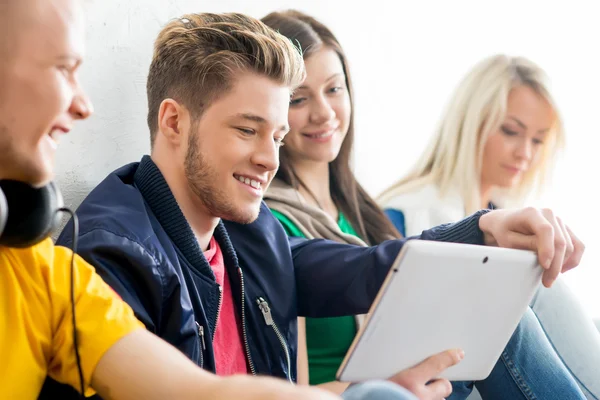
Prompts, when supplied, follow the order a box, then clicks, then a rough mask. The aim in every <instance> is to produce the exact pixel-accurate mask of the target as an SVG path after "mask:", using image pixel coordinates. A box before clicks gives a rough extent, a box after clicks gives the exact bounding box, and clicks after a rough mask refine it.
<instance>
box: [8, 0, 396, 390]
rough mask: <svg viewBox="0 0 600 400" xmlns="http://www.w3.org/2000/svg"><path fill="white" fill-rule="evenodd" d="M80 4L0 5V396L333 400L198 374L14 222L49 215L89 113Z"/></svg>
mask: <svg viewBox="0 0 600 400" xmlns="http://www.w3.org/2000/svg"><path fill="white" fill-rule="evenodd" d="M79 3H80V2H79V1H78V0H0V355H1V358H2V362H1V363H0V393H1V394H0V397H1V398H3V399H35V398H38V395H40V391H41V390H42V384H43V382H44V379H45V378H46V377H47V376H50V377H52V378H54V379H55V380H56V381H59V382H61V383H63V384H65V385H70V386H71V387H74V388H76V389H77V390H83V391H85V392H86V394H88V395H89V394H92V393H93V390H95V391H96V392H98V393H99V394H100V395H102V396H105V397H106V398H111V399H165V398H176V399H196V398H198V399H207V398H210V399H232V398H240V399H261V400H262V399H265V398H270V399H280V398H285V399H294V400H300V399H305V398H310V399H315V400H316V399H323V400H325V399H334V398H335V397H333V396H330V395H328V394H327V393H325V392H322V391H316V390H310V391H308V390H305V389H303V388H294V387H292V386H290V385H287V384H285V383H281V382H279V381H277V380H275V379H268V378H253V379H248V378H245V377H229V378H218V377H216V376H215V375H214V374H210V373H208V372H206V371H203V370H201V369H200V368H198V367H197V366H196V365H194V364H193V363H192V362H190V360H189V359H188V358H186V357H184V356H183V355H182V354H181V352H179V351H177V350H176V349H175V348H174V347H173V346H171V345H168V344H167V343H165V342H164V341H163V340H161V339H159V338H158V337H156V336H155V335H152V334H151V333H149V332H148V331H147V330H145V329H143V325H142V324H141V323H140V322H139V321H138V320H137V319H136V318H135V316H134V314H133V312H132V310H131V308H130V307H129V306H128V305H127V304H126V303H125V302H123V301H122V300H121V299H120V298H119V297H118V296H117V295H115V293H114V291H113V290H112V289H111V288H110V287H109V286H108V285H107V284H106V283H105V282H103V281H102V279H101V278H100V277H99V276H98V275H97V274H96V273H95V271H94V268H93V267H91V266H90V265H89V264H88V263H86V262H85V261H83V260H82V259H81V258H80V257H77V256H73V253H72V252H71V251H70V250H69V249H66V248H64V247H60V246H54V245H53V243H52V240H51V239H50V238H48V237H44V236H45V235H44V230H43V229H42V230H41V233H40V234H38V235H37V236H38V237H37V238H36V239H35V240H34V239H31V237H35V236H36V235H34V234H32V231H34V230H35V229H32V228H31V226H29V227H27V226H26V225H27V224H22V223H21V222H22V219H26V218H28V217H29V214H30V213H36V212H37V211H39V210H40V209H44V210H45V212H47V213H48V214H51V213H53V212H54V211H56V210H54V209H52V208H51V206H49V205H47V204H45V203H44V201H42V198H41V197H40V193H45V194H46V195H48V196H53V193H54V194H55V192H54V191H53V190H51V189H48V188H49V186H48V185H49V182H50V181H51V180H52V178H53V176H54V159H55V153H56V149H57V146H58V140H59V137H60V136H61V135H63V134H66V133H68V132H69V130H70V129H71V128H72V127H73V125H74V124H75V123H76V122H77V121H79V120H83V119H86V118H87V117H88V116H89V115H90V114H91V112H92V106H91V103H90V101H89V99H88V98H87V96H86V95H85V93H84V91H83V90H82V88H81V86H80V84H79V80H78V70H79V66H80V64H81V62H82V61H83V52H84V32H83V27H84V21H85V20H84V18H83V15H82V10H81V7H80V4H79ZM8 181H11V182H8ZM17 187H18V188H19V189H18V191H17V189H16V188H17ZM13 207H15V208H13ZM19 217H22V218H19ZM35 231H39V229H37V230H35ZM26 239H27V240H26ZM72 262H73V264H71V263H72ZM71 268H73V269H71ZM71 273H73V274H74V280H73V281H72V282H73V287H71V286H70V282H71V280H70V278H71ZM71 295H73V297H74V299H73V300H72V299H71ZM71 302H73V303H74V304H72V303H71ZM72 307H74V308H72ZM73 309H74V310H75V314H76V316H77V321H76V322H77V323H76V328H77V329H76V332H75V329H74V328H75V327H74V326H73V322H72V321H73V315H72V310H73ZM75 334H76V335H77V338H78V339H79V340H78V342H79V343H78V346H77V347H75V346H76V345H75ZM76 351H78V352H77V353H76ZM76 354H78V356H79V357H78V358H79V359H78V360H77V361H76ZM78 364H79V365H80V366H81V370H79V368H78V366H79V365H78ZM173 371H177V373H176V374H174V373H173ZM366 389H369V388H366ZM376 389H377V388H376ZM388 390H389V389H388ZM77 397H79V393H78V394H77ZM52 398H62V397H52Z"/></svg>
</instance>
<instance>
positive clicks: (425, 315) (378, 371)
mask: <svg viewBox="0 0 600 400" xmlns="http://www.w3.org/2000/svg"><path fill="white" fill-rule="evenodd" d="M542 272H543V270H542V268H541V267H540V266H539V264H538V261H537V256H536V255H535V254H534V253H533V252H530V251H524V250H512V249H501V248H497V247H487V246H475V245H467V244H457V243H443V242H430V241H423V240H410V241H408V242H407V243H406V244H405V245H404V246H403V248H402V251H401V252H400V254H399V255H398V257H397V258H396V261H395V262H394V264H393V266H392V268H391V269H390V272H389V274H388V276H387V278H386V280H385V281H384V283H383V285H382V287H381V289H380V290H379V293H378V295H377V297H376V299H375V301H374V303H373V305H372V306H371V309H370V311H369V315H368V317H367V319H366V321H365V324H364V325H363V326H362V328H361V329H360V330H359V332H358V334H357V335H356V338H355V339H354V342H353V343H352V346H351V347H350V349H349V351H348V353H347V354H346V357H345V359H344V361H343V363H342V365H341V366H340V368H339V370H338V372H337V378H338V380H340V381H344V382H359V381H364V380H367V379H386V378H389V377H391V376H392V375H394V374H396V373H398V372H400V371H402V370H404V369H406V368H409V367H412V366H414V365H416V364H418V363H419V362H421V361H423V360H424V359H425V358H427V357H429V356H431V355H433V354H436V353H439V352H441V351H444V350H448V349H453V348H461V349H463V350H464V351H465V358H464V359H463V360H462V361H461V362H460V363H459V364H458V365H456V366H454V367H451V368H449V369H447V370H446V371H444V372H443V373H442V374H441V375H440V376H439V378H446V379H449V380H457V381H463V380H469V381H470V380H481V379H485V378H486V377H487V376H488V375H489V374H490V373H491V371H492V368H493V367H494V364H496V361H497V360H498V359H499V358H500V355H501V353H502V351H503V349H504V347H505V346H506V344H507V343H508V341H509V340H510V337H511V336H512V334H513V332H514V330H515V329H516V327H517V325H518V324H519V321H520V319H521V317H522V316H523V314H524V313H525V311H526V310H527V307H528V306H529V303H530V302H531V300H532V298H533V296H534V294H535V292H536V290H537V289H538V287H539V285H540V283H541V277H542Z"/></svg>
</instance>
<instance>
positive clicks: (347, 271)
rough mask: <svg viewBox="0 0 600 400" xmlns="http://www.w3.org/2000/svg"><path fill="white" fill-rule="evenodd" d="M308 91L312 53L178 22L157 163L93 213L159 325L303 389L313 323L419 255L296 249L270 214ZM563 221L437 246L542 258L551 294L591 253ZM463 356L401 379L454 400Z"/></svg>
mask: <svg viewBox="0 0 600 400" xmlns="http://www.w3.org/2000/svg"><path fill="white" fill-rule="evenodd" d="M303 79H304V66H303V62H302V57H301V55H300V53H299V52H298V51H297V49H295V48H294V47H293V45H292V44H291V42H289V41H288V40H286V39H285V38H283V37H282V36H280V35H279V34H277V33H275V32H274V31H272V30H270V29H268V28H267V27H266V26H264V25H263V24H262V23H260V22H259V21H258V20H255V19H253V18H250V17H247V16H244V15H241V14H221V15H217V14H191V15H186V16H184V17H182V18H179V19H176V20H174V21H172V22H170V23H169V24H168V25H167V26H166V27H165V28H164V29H163V30H162V31H161V33H160V34H159V36H158V38H157V40H156V43H155V49H154V55H153V60H152V63H151V66H150V72H149V77H148V83H147V91H148V105H149V112H148V125H149V128H150V133H151V143H152V153H151V155H150V156H144V157H143V158H142V160H141V161H140V162H139V163H133V164H128V165H126V166H124V167H122V168H120V169H118V170H117V171H115V172H113V173H111V174H110V175H109V176H108V177H107V178H106V179H105V180H104V181H103V182H102V183H100V185H98V186H97V187H96V188H95V189H94V190H93V191H92V192H91V193H90V195H89V196H88V197H87V198H86V199H85V201H84V202H83V203H82V205H81V206H80V208H79V209H78V215H79V219H80V226H81V236H80V239H79V253H80V254H81V255H82V257H83V258H84V259H86V260H87V261H88V262H90V263H91V264H92V265H94V266H95V267H96V270H97V271H98V273H99V274H100V275H101V276H102V277H103V278H104V279H105V280H106V281H107V282H108V283H109V284H110V285H111V286H112V287H113V288H114V289H115V290H116V292H117V293H119V294H120V295H121V296H122V297H123V299H124V300H125V301H126V302H127V303H129V304H130V305H131V306H132V308H133V310H134V312H135V313H136V316H137V317H138V318H139V319H140V320H141V321H142V322H143V323H144V324H145V325H146V328H147V329H149V330H150V331H152V332H154V333H156V334H157V335H159V336H160V337H162V338H163V339H165V340H166V341H168V342H169V343H171V344H173V345H174V346H176V347H177V348H179V349H180V350H181V351H182V352H183V353H184V354H186V355H187V356H188V357H189V358H190V359H192V360H193V361H194V362H195V363H197V364H198V365H200V366H201V367H203V368H205V369H207V370H210V371H213V372H215V373H216V374H218V375H232V374H260V375H271V376H276V377H280V378H283V379H287V380H289V381H294V380H295V378H296V362H295V361H296V341H297V336H296V335H297V333H296V320H297V317H298V315H302V316H310V317H329V316H339V315H352V314H361V313H365V312H366V311H367V310H368V308H369V306H370V305H371V302H372V301H373V299H374V297H375V295H376V293H377V291H378V289H379V287H380V285H381V283H382V282H383V279H384V278H385V276H386V274H387V271H388V268H389V266H390V265H391V263H392V261H393V260H394V258H395V257H396V255H397V254H398V252H399V250H400V249H401V247H402V245H403V243H404V241H401V240H398V241H389V242H386V243H384V244H382V245H380V246H377V247H374V248H361V247H355V246H349V245H340V244H337V243H333V242H328V241H322V240H321V241H318V240H317V241H304V240H295V239H291V240H290V241H288V238H287V235H286V234H285V232H284V230H283V228H282V227H281V225H280V224H279V223H278V222H277V220H276V219H274V217H273V216H272V214H271V213H270V212H269V210H268V209H267V208H266V206H265V205H264V204H263V203H262V195H263V193H264V191H265V189H266V187H267V186H268V184H269V183H270V182H271V179H272V178H273V176H274V174H275V172H276V170H277V168H278V149H279V146H280V145H281V142H282V140H283V138H284V136H285V134H286V132H287V130H288V122H287V115H288V105H289V99H290V94H291V92H292V90H293V89H294V88H295V87H296V86H298V85H299V84H300V83H301V82H302V80H303ZM225 221H227V222H225ZM555 224H556V225H555ZM557 224H558V223H557V222H556V219H555V218H554V216H553V215H552V214H551V213H549V212H548V211H546V212H540V211H537V210H522V211H493V212H489V213H488V212H486V211H482V212H480V213H477V214H475V215H473V216H471V217H469V218H467V219H465V220H463V221H461V222H459V223H457V224H453V225H446V226H442V227H437V228H433V229H431V230H429V231H425V232H424V233H423V235H422V236H421V238H422V239H429V240H443V241H455V242H463V243H474V244H483V243H484V242H485V243H489V244H498V245H501V246H505V247H526V248H531V249H532V250H536V251H538V254H539V256H540V259H541V260H543V263H544V266H545V267H546V268H547V269H548V270H547V273H546V275H545V283H546V284H551V282H552V280H553V279H554V278H555V277H556V275H557V274H558V273H559V272H560V270H561V269H563V267H564V268H565V269H566V268H569V267H573V266H575V265H576V264H577V263H578V262H579V258H580V257H581V253H582V251H583V250H582V248H580V246H579V244H580V242H579V241H578V240H577V239H576V238H574V237H571V236H568V237H566V236H565V235H563V234H562V231H558V230H557V229H554V228H553V226H556V227H558V225H557ZM70 232H71V229H70V226H67V229H65V231H64V232H63V234H62V235H61V237H60V238H59V243H61V244H68V243H71V241H72V237H71V233H70ZM556 243H558V245H556ZM567 244H568V248H567V247H566V246H567ZM547 258H548V260H547ZM324 282H326V283H327V284H324ZM459 358H460V354H459V353H457V352H456V351H449V352H447V353H442V354H440V355H437V356H434V357H433V358H432V359H431V360H428V361H426V362H425V363H424V364H421V365H419V366H417V367H415V368H414V369H411V370H408V371H402V372H400V373H399V374H398V375H396V376H395V377H393V378H392V381H393V382H396V383H399V384H400V385H402V386H404V387H406V388H408V389H409V390H410V391H412V392H413V393H415V394H417V395H418V396H419V397H420V398H427V399H430V398H431V399H439V398H442V397H444V396H447V395H448V394H449V391H450V385H449V383H448V382H447V381H444V380H434V381H432V378H433V377H435V376H437V375H438V374H439V371H440V370H441V369H445V368H447V367H449V366H450V365H452V364H454V363H456V362H457V361H458V360H459ZM434 366H435V367H434ZM567 383H569V382H567ZM352 390H354V388H352V389H350V391H352ZM371 398H376V397H371ZM574 398H578V397H574Z"/></svg>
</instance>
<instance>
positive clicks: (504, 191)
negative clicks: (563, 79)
mask: <svg viewBox="0 0 600 400" xmlns="http://www.w3.org/2000/svg"><path fill="white" fill-rule="evenodd" d="M564 141H565V137H564V131H563V127H562V122H561V119H560V115H559V112H558V109H557V107H556V104H555V102H554V100H553V98H552V96H551V95H550V92H549V89H548V84H547V78H546V76H545V73H544V72H543V70H542V69H540V68H539V67H538V66H537V65H535V64H534V63H532V62H531V61H529V60H527V59H525V58H520V57H508V56H505V55H497V56H494V57H490V58H488V59H485V60H483V61H482V62H480V63H479V64H478V65H477V66H475V68H474V69H473V70H472V71H471V72H470V73H469V74H468V75H467V76H466V78H465V79H464V80H463V81H462V83H461V84H460V85H459V87H458V89H457V90H456V92H455V94H454V96H453V97H452V99H451V101H450V103H449V106H448V108H447V110H446V112H445V114H444V116H443V118H442V120H441V123H440V125H439V127H438V129H437V132H436V134H435V135H434V137H433V139H432V140H431V142H430V143H429V145H428V147H427V149H426V150H425V152H424V154H423V155H422V156H421V158H420V160H419V161H418V162H417V164H416V165H415V166H414V168H413V169H412V171H410V172H409V173H408V174H407V175H406V176H405V177H404V178H403V179H401V180H400V181H399V182H398V183H396V184H394V185H393V186H392V187H390V188H389V189H387V190H386V191H384V192H383V193H382V194H381V196H380V197H379V199H378V202H379V204H380V205H381V206H382V207H383V208H384V210H385V212H386V214H387V215H388V217H389V218H390V219H391V220H392V222H393V223H394V225H395V226H396V228H397V229H398V230H399V231H400V232H402V233H403V234H405V235H406V236H411V235H414V234H417V233H420V232H421V231H422V230H423V229H426V228H427V227H429V226H432V225H438V224H443V223H447V222H453V221H457V220H460V219H462V218H463V217H464V216H466V215H468V214H469V213H471V212H472V211H474V210H478V209H481V208H487V207H492V208H494V207H508V206H516V205H523V203H524V202H525V199H526V197H527V196H528V195H530V194H532V193H538V194H539V193H540V189H541V188H542V187H543V185H544V183H545V182H546V180H547V179H548V177H549V173H550V168H551V166H552V161H553V159H554V157H555V155H556V154H557V153H558V151H559V150H560V149H561V148H562V147H563V145H564ZM564 229H567V228H566V227H565V228H564ZM531 306H532V308H533V310H534V312H535V313H536V315H537V317H538V319H539V321H540V323H541V325H542V327H543V328H544V330H545V331H546V334H547V336H548V338H549V339H550V341H551V342H552V345H553V346H554V348H555V349H556V351H557V353H558V354H559V356H560V357H561V359H562V360H563V362H564V363H565V364H566V365H567V367H568V368H569V369H570V371H571V372H572V374H573V375H574V377H575V378H576V380H577V381H578V384H579V385H580V387H581V389H582V391H583V392H584V393H585V394H586V396H587V397H588V398H589V399H598V398H600V334H599V332H598V331H597V330H596V327H595V326H594V324H593V322H592V320H591V318H589V317H588V316H587V315H585V313H584V312H583V311H582V308H581V306H580V304H579V303H578V301H577V300H576V298H575V296H574V295H573V294H572V293H571V292H570V291H569V290H568V288H567V287H566V285H565V284H564V282H562V281H561V280H558V281H557V282H556V283H555V284H554V285H553V286H552V288H551V289H543V290H541V291H540V292H539V293H538V295H537V296H536V298H535V299H534V301H533V303H532V304H531Z"/></svg>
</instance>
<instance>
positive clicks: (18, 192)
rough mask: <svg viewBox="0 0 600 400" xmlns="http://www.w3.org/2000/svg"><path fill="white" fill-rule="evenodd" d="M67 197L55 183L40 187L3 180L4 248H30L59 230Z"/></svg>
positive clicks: (0, 219)
mask: <svg viewBox="0 0 600 400" xmlns="http://www.w3.org/2000/svg"><path fill="white" fill-rule="evenodd" d="M63 206H64V203H63V198H62V195H61V193H60V191H59V190H58V187H57V186H56V184H55V183H54V182H50V183H48V184H47V185H45V186H42V187H40V188H34V187H33V186H31V185H29V184H27V183H23V182H18V181H12V180H0V246H6V247H21V248H22V247H29V246H33V245H34V244H36V243H39V242H41V241H42V240H44V239H45V238H47V237H48V236H50V234H51V233H52V231H53V230H55V229H56V228H58V226H59V224H60V221H61V218H60V213H58V212H57V211H59V210H60V209H61V208H62V207H63Z"/></svg>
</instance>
